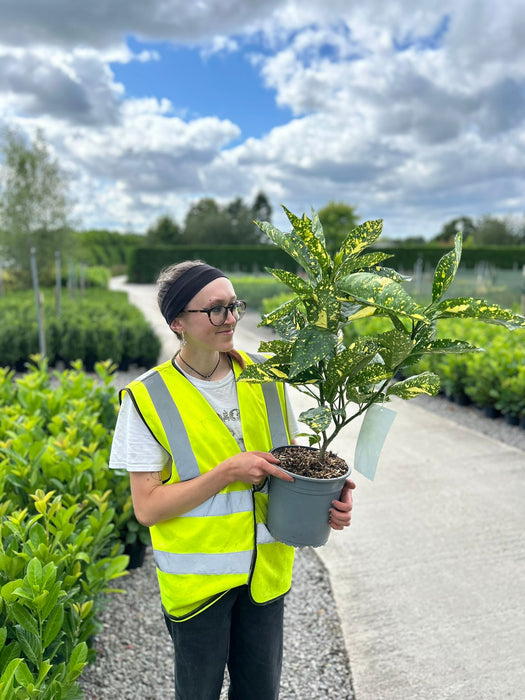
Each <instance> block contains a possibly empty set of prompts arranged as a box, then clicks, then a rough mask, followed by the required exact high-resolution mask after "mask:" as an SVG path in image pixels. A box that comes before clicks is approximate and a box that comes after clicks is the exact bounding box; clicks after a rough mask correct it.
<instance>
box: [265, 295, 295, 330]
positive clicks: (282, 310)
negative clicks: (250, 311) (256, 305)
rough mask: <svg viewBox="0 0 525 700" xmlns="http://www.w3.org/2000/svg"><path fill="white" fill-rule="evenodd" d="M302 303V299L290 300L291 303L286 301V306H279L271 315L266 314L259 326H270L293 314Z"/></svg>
mask: <svg viewBox="0 0 525 700" xmlns="http://www.w3.org/2000/svg"><path fill="white" fill-rule="evenodd" d="M300 301H301V300H300V299H290V300H289V301H285V302H284V304H281V306H278V307H277V308H276V309H274V310H273V311H270V313H269V314H264V315H263V316H262V320H261V322H260V323H259V326H270V325H272V323H275V322H276V321H278V320H279V319H282V318H284V317H285V316H288V315H289V314H292V313H293V312H294V311H295V309H296V307H297V305H298V304H299V303H300Z"/></svg>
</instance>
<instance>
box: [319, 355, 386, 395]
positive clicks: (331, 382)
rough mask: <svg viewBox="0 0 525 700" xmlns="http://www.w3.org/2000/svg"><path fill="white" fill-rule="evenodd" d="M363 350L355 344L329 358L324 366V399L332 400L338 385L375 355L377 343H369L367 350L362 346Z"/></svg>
mask: <svg viewBox="0 0 525 700" xmlns="http://www.w3.org/2000/svg"><path fill="white" fill-rule="evenodd" d="M363 350H364V351H363ZM363 350H358V349H357V347H355V346H354V347H352V348H345V350H343V351H342V352H340V353H339V354H338V355H336V357H334V358H332V359H331V360H330V362H329V363H328V365H327V367H326V381H325V385H324V393H325V399H326V400H327V401H333V400H334V397H335V396H336V394H337V389H338V387H342V386H344V384H345V383H346V381H347V380H348V378H349V377H353V376H355V375H356V374H359V372H361V370H362V369H363V368H364V367H365V366H366V365H367V364H368V363H369V362H370V361H371V360H372V358H373V357H375V355H376V354H377V345H376V344H374V343H371V344H370V345H369V348H368V352H366V350H365V349H364V348H363Z"/></svg>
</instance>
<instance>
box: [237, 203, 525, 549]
mask: <svg viewBox="0 0 525 700" xmlns="http://www.w3.org/2000/svg"><path fill="white" fill-rule="evenodd" d="M284 210H285V212H286V215H287V217H288V219H289V221H290V223H291V226H292V230H291V231H290V232H283V231H280V230H279V229H277V228H276V227H275V226H273V225H272V224H270V223H266V222H257V225H258V226H259V227H260V228H261V230H262V231H264V233H266V235H267V236H268V237H269V238H270V239H271V240H272V241H273V243H275V244H276V245H278V246H279V247H280V248H282V249H283V250H285V251H286V252H287V253H288V254H289V255H290V256H291V257H292V258H293V260H294V261H295V262H296V264H297V266H298V268H299V267H300V268H302V270H303V271H304V273H301V274H300V275H299V274H295V273H293V272H289V271H286V270H281V269H269V268H267V269H268V272H270V273H271V274H272V275H273V276H274V277H275V278H277V279H278V280H280V281H281V282H283V283H284V284H285V285H286V286H287V287H288V288H289V289H290V291H291V293H292V296H291V298H290V300H288V301H286V302H285V303H283V304H281V305H280V306H279V307H278V308H277V309H275V310H273V311H272V312H270V313H268V314H266V315H264V316H263V319H262V321H261V323H260V324H259V325H273V327H274V328H275V330H276V332H277V334H278V336H279V338H278V339H275V340H270V341H265V342H263V343H261V345H260V347H259V350H260V352H263V353H268V354H269V357H268V359H266V361H264V362H262V363H260V364H253V365H250V366H249V367H248V368H246V369H245V370H244V371H243V372H242V374H241V375H240V377H239V381H247V382H275V381H280V382H286V383H287V384H289V385H291V386H293V387H295V388H297V389H298V390H299V391H301V392H303V393H304V394H306V395H307V396H309V397H310V398H311V399H312V401H313V404H314V405H313V407H312V408H310V409H308V410H306V411H303V412H302V413H301V414H300V415H299V420H300V421H301V422H302V423H305V424H306V425H307V427H308V429H309V432H308V433H307V435H308V437H309V442H310V447H306V446H299V445H294V446H292V445H291V446H286V447H284V448H279V451H278V456H279V459H280V462H281V463H280V466H281V467H282V468H284V469H285V470H286V471H288V472H289V473H291V474H292V476H293V477H294V479H295V480H294V483H293V484H292V485H291V486H292V487H294V488H297V489H298V492H299V493H298V494H295V493H293V489H292V488H287V487H289V486H290V484H289V482H285V481H283V480H281V479H270V484H269V503H268V519H267V524H268V528H269V530H270V532H271V534H272V535H273V537H275V538H276V539H278V540H280V541H282V542H286V543H287V544H292V545H295V546H319V545H321V544H324V543H325V542H326V540H327V539H328V535H329V532H330V528H329V525H328V522H327V513H328V510H329V508H330V505H331V501H332V500H333V499H334V498H337V497H338V495H339V494H340V492H341V489H342V486H343V482H344V480H345V478H346V476H347V475H348V473H349V471H350V467H351V466H352V465H347V464H346V462H345V461H344V460H342V459H341V458H339V457H337V456H336V455H334V454H333V453H332V452H330V450H329V449H328V448H329V447H330V445H331V443H332V442H333V440H334V439H335V438H336V437H337V435H339V433H340V432H341V431H342V430H343V429H344V428H345V427H346V426H347V425H348V424H349V423H350V422H351V421H353V420H355V419H357V418H359V417H360V416H362V415H363V414H365V413H366V412H368V411H370V412H371V413H377V414H378V415H379V417H380V419H381V418H384V416H381V413H382V412H384V411H385V410H386V411H388V409H384V407H383V404H385V403H386V402H388V401H389V400H390V397H392V396H398V397H400V398H401V399H411V398H414V397H416V396H418V395H420V394H422V393H424V394H429V395H432V396H433V395H435V394H437V392H438V390H439V377H438V376H437V375H436V374H434V373H432V372H422V373H420V374H415V375H413V376H410V367H411V365H413V364H414V363H415V362H416V361H417V360H418V359H420V358H421V356H422V355H425V354H427V353H463V352H473V351H477V350H479V348H476V347H474V346H472V345H470V344H469V343H468V342H465V341H463V340H456V339H446V340H445V339H439V340H436V339H435V328H436V323H437V322H438V321H439V320H440V319H442V318H475V319H479V320H480V321H485V322H488V323H498V324H502V325H504V326H506V327H507V328H509V329H513V328H523V327H525V318H524V317H522V316H519V315H517V314H514V313H512V312H511V311H508V310H506V309H502V308H501V307H499V306H497V305H495V304H489V303H487V302H486V301H483V300H481V299H474V298H463V297H461V298H448V299H446V298H444V295H445V293H446V291H447V289H448V288H449V286H450V284H451V282H452V281H453V279H454V276H455V274H456V271H457V268H458V265H459V261H460V257H461V247H462V237H461V234H458V235H457V236H456V239H455V244H454V248H453V249H452V250H451V251H450V252H448V253H446V254H445V255H444V256H443V257H442V258H441V260H440V261H439V263H438V265H437V267H436V270H435V274H434V279H433V284H432V300H431V302H430V303H429V304H428V305H427V306H423V305H421V304H419V303H418V302H417V301H416V300H415V299H413V298H412V297H411V296H410V295H409V294H408V293H407V292H406V290H405V288H404V287H403V282H405V281H406V280H407V278H406V277H403V276H402V275H401V274H399V273H398V272H396V271H395V270H394V269H392V268H390V267H385V266H384V263H385V261H386V260H387V259H388V258H390V257H392V256H390V255H387V254H385V253H383V252H380V251H377V250H373V249H372V250H370V249H369V246H371V244H373V243H375V241H377V239H378V238H379V236H380V234H381V231H382V221H381V220H378V221H367V222H365V223H363V224H362V225H360V226H358V227H357V228H355V229H354V230H353V231H351V232H350V233H349V234H348V235H347V236H346V238H345V240H344V241H343V243H342V245H341V247H340V249H339V251H338V252H337V253H336V254H335V255H334V256H333V258H332V257H331V256H330V255H329V253H328V251H327V248H326V243H325V239H324V235H323V230H322V225H321V222H320V220H319V217H318V216H317V214H316V213H315V212H313V214H312V218H311V219H310V218H308V217H307V216H306V215H303V217H302V218H298V217H297V216H295V215H294V214H292V213H291V212H290V211H288V210H287V209H286V208H285V207H284ZM364 316H381V317H384V318H386V319H387V322H388V323H389V330H387V331H384V332H381V333H377V334H375V335H370V336H368V335H364V336H360V337H358V338H357V339H353V340H351V341H350V342H347V343H346V344H345V334H344V329H345V327H346V326H347V325H348V324H351V323H352V322H353V321H354V320H356V319H358V318H361V317H364ZM400 376H401V377H403V378H401V379H400V378H399V377H400ZM367 418H368V416H365V421H366V420H367ZM386 418H387V420H386V423H387V424H389V422H391V416H388V415H387V416H386ZM365 421H363V426H364V423H365ZM361 432H362V431H361ZM375 440H376V441H377V438H375ZM380 440H381V438H380V439H379V441H380ZM312 448H314V449H313V450H312ZM372 451H373V450H372ZM376 453H377V450H376ZM356 467H357V465H356ZM327 482H329V483H331V484H332V485H333V488H331V489H326V484H327ZM283 485H284V487H285V488H284V491H285V493H281V488H280V487H281V486H283ZM306 485H308V488H306ZM318 486H319V487H321V489H323V488H324V490H328V491H329V493H327V494H326V495H325V496H319V497H315V496H312V497H310V493H309V491H310V487H311V488H312V489H314V488H317V487H318ZM334 488H335V493H334ZM306 491H308V493H306ZM288 498H290V499H291V503H289V502H288ZM323 499H324V500H323ZM313 504H316V505H313ZM316 514H318V515H316ZM316 518H318V519H319V522H318V523H315V524H314V522H313V521H314V520H315V519H316Z"/></svg>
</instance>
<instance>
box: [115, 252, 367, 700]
mask: <svg viewBox="0 0 525 700" xmlns="http://www.w3.org/2000/svg"><path fill="white" fill-rule="evenodd" d="M158 283H159V290H158V302H159V306H160V309H161V311H162V314H163V316H164V318H165V319H166V322H167V323H168V325H169V326H170V328H171V329H172V330H173V331H174V333H176V335H177V336H178V338H179V340H180V341H181V346H180V350H179V351H178V352H177V353H176V354H175V356H174V357H173V358H172V360H170V361H168V362H165V363H163V364H161V365H159V366H158V367H155V368H154V369H152V370H150V371H149V372H146V373H145V374H144V375H142V376H141V377H139V378H138V379H136V380H135V381H133V382H131V383H130V384H129V385H128V386H127V387H126V388H125V389H124V390H123V396H122V406H121V411H120V413H119V419H118V422H117V427H116V430H115V437H114V441H113V447H112V452H111V460H110V466H111V467H113V468H126V469H128V471H129V472H130V483H131V493H132V498H133V507H134V510H135V514H136V517H137V519H138V520H139V521H140V522H141V523H143V524H145V525H147V526H148V527H149V528H150V531H151V537H152V545H153V550H154V558H155V564H156V567H157V574H158V579H159V586H160V592H161V599H162V606H163V611H164V615H165V619H166V624H167V626H168V630H169V632H170V635H171V637H172V640H173V644H174V648H175V697H176V698H178V699H179V700H197V699H198V700H217V699H218V698H219V695H220V692H221V687H222V682H223V676H224V669H225V666H226V665H227V666H228V669H229V674H230V690H229V697H230V698H234V699H237V700H250V699H252V698H253V699H254V700H273V699H274V698H277V697H278V695H279V679H280V673H281V661H282V621H283V596H284V595H285V594H286V593H287V592H288V590H289V589H290V586H291V576H292V564H293V553H294V550H293V548H292V547H289V546H287V545H284V544H282V543H280V542H276V541H275V540H273V538H272V537H271V535H270V533H269V532H268V530H267V528H266V526H265V515H266V507H267V486H266V483H265V480H266V478H267V477H268V476H270V475H271V476H275V477H278V478H281V479H285V480H288V481H291V480H293V479H292V477H290V476H289V475H288V474H286V473H285V472H284V471H282V470H280V469H279V467H278V466H277V465H278V463H279V462H278V460H277V459H276V458H275V457H274V456H273V455H272V454H270V450H271V449H272V447H274V446H278V445H281V444H286V443H288V442H290V441H291V440H292V439H293V438H294V436H295V435H296V434H297V432H298V430H297V424H296V422H295V419H294V418H293V415H292V413H291V411H290V408H289V403H288V400H287V397H286V390H285V387H284V385H283V384H268V385H257V384H250V383H244V382H241V383H236V381H235V378H236V377H237V376H238V375H239V374H240V372H241V371H242V369H243V368H244V367H245V366H246V365H248V364H250V363H252V362H257V361H263V359H264V358H263V357H262V356H258V355H253V356H251V355H249V354H247V353H244V352H241V351H237V350H234V344H233V337H234V331H235V327H236V325H237V322H238V321H239V320H240V319H241V318H242V316H243V314H244V311H245V308H246V307H245V304H244V302H242V301H239V300H237V297H236V295H235V291H234V289H233V286H232V284H231V282H230V280H229V279H228V278H227V277H226V276H225V275H224V274H223V273H222V272H221V271H220V270H218V269H216V268H214V267H211V266H209V265H206V264H205V263H202V262H201V261H187V262H184V263H180V264H177V265H173V266H171V267H169V268H167V269H166V270H165V271H164V272H163V273H161V276H160V277H159V280H158ZM353 487H354V484H353V483H352V482H350V481H349V482H348V483H347V484H346V485H345V488H344V490H343V495H342V496H341V501H334V503H333V508H332V509H331V514H330V522H331V525H332V527H333V528H334V529H342V528H343V527H345V526H347V525H349V524H350V517H351V508H352V498H351V488H353Z"/></svg>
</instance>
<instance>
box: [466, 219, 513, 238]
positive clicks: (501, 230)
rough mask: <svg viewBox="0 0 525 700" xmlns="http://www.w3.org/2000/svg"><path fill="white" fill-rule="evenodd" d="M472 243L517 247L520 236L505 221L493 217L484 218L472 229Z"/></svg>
mask: <svg viewBox="0 0 525 700" xmlns="http://www.w3.org/2000/svg"><path fill="white" fill-rule="evenodd" d="M473 239H474V243H475V244H476V245H519V243H520V236H519V234H516V233H514V231H513V229H512V227H511V226H510V225H509V223H508V222H507V221H505V219H496V218H495V217H493V216H484V217H483V218H482V219H481V220H480V221H479V223H478V225H477V226H476V228H475V229H474V233H473Z"/></svg>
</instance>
